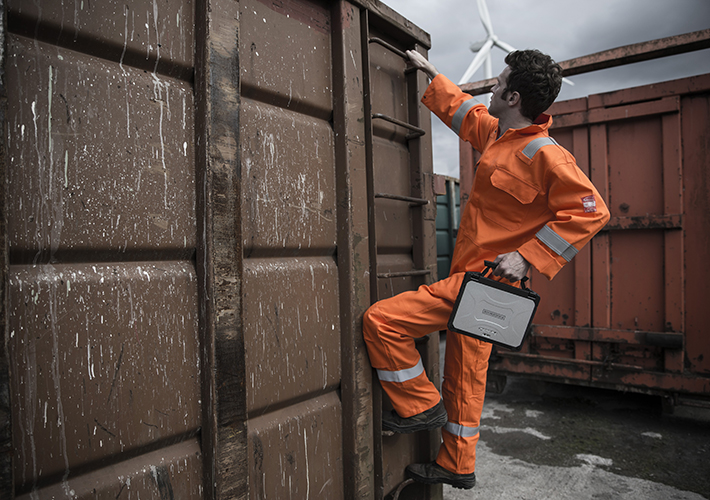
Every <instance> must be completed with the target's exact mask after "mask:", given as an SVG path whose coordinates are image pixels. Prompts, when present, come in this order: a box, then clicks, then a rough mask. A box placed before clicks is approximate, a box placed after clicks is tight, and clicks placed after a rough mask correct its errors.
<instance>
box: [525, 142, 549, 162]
mask: <svg viewBox="0 0 710 500" xmlns="http://www.w3.org/2000/svg"><path fill="white" fill-rule="evenodd" d="M553 144H557V143H556V142H555V140H554V139H553V138H552V137H538V138H537V139H533V140H532V141H530V142H528V145H527V146H525V147H524V148H523V154H524V155H525V156H527V157H528V158H530V159H531V160H532V157H533V156H535V153H537V152H538V151H539V150H540V148H541V147H543V146H551V145H553Z"/></svg>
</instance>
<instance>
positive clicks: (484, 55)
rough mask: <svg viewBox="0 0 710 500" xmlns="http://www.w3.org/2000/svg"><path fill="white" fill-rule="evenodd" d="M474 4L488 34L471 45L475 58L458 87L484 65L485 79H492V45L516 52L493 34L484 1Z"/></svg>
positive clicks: (564, 80) (477, 1)
mask: <svg viewBox="0 0 710 500" xmlns="http://www.w3.org/2000/svg"><path fill="white" fill-rule="evenodd" d="M476 3H477V4H478V14H479V16H480V18H481V23H483V27H484V28H485V30H486V33H488V36H487V37H486V39H485V40H481V41H480V42H476V43H473V44H471V52H476V57H474V58H473V61H471V64H470V65H469V66H468V69H467V70H466V72H465V73H464V74H463V76H462V77H461V80H459V83H458V84H459V85H463V84H464V83H468V81H469V80H470V79H471V77H473V75H474V73H476V71H477V70H478V68H480V67H481V65H482V64H484V67H483V72H484V75H485V78H486V79H489V78H493V70H492V66H491V49H492V48H493V46H494V45H495V46H497V47H498V48H500V49H503V50H504V51H505V52H506V53H510V52H513V51H515V50H516V49H515V47H513V46H512V45H509V44H507V43H505V42H504V41H503V40H501V39H499V38H498V37H497V36H496V35H495V33H493V23H491V16H490V14H489V13H488V6H487V5H486V0H476ZM562 81H563V82H565V83H568V84H570V85H574V82H571V81H570V80H568V79H567V78H563V79H562Z"/></svg>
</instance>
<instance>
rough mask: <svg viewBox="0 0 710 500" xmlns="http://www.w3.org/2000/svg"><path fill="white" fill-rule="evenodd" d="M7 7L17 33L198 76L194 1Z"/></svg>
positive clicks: (18, 2)
mask: <svg viewBox="0 0 710 500" xmlns="http://www.w3.org/2000/svg"><path fill="white" fill-rule="evenodd" d="M5 5H6V6H7V10H8V25H9V26H10V31H12V32H14V33H18V34H21V35H23V36H27V37H29V38H36V39H39V40H42V41H45V42H48V43H51V44H55V45H61V46H65V47H67V48H70V49H71V50H74V51H77V52H81V53H84V54H91V55H93V56H98V57H100V58H102V59H108V60H112V61H115V62H117V63H119V64H121V65H122V66H123V65H125V66H131V67H136V68H140V69H141V70H148V71H152V72H157V73H168V74H171V75H173V76H176V77H179V78H182V79H187V78H189V77H190V76H191V74H192V68H193V56H194V36H193V33H194V32H193V26H194V25H195V18H194V14H195V7H194V4H193V1H192V0H170V1H162V2H153V1H151V0H140V1H134V2H130V4H127V3H123V2H115V1H103V2H89V1H86V2H74V1H71V2H70V1H61V0H60V1H41V2H26V1H24V0H7V1H6V2H5ZM38 27H39V28H40V29H38Z"/></svg>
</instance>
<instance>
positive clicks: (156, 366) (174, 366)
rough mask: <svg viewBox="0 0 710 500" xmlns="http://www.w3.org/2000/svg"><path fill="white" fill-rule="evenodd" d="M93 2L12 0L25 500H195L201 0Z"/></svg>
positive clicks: (10, 125) (18, 409) (19, 410)
mask: <svg viewBox="0 0 710 500" xmlns="http://www.w3.org/2000/svg"><path fill="white" fill-rule="evenodd" d="M85 7H86V8H85V9H82V8H81V6H80V5H79V4H72V5H70V3H69V2H51V3H50V2H42V3H35V4H32V5H29V4H26V3H24V2H23V3H20V2H10V3H8V12H9V14H8V18H9V19H8V26H9V29H10V32H11V34H10V35H9V37H8V40H7V50H8V58H7V60H6V62H5V64H4V66H3V67H4V74H5V75H7V81H8V84H9V87H8V88H9V89H10V93H9V94H8V102H9V106H8V114H7V115H6V120H4V122H5V124H6V130H7V140H8V144H7V145H8V152H9V155H8V156H9V157H8V161H7V163H6V165H7V172H6V174H5V175H6V177H5V178H6V179H7V182H8V186H9V188H10V189H12V191H13V192H14V193H15V196H13V197H12V199H11V200H9V203H8V207H7V212H6V214H7V216H8V218H9V224H8V227H7V232H6V233H5V234H6V235H7V238H8V247H9V260H10V268H9V269H10V273H9V275H8V278H7V283H8V287H9V309H8V310H9V311H10V319H9V324H8V328H7V330H6V331H7V333H8V338H7V339H6V342H7V346H8V350H9V353H8V355H9V358H10V360H11V364H12V365H13V366H14V367H16V370H15V371H14V372H13V375H12V379H11V382H10V394H11V397H12V408H13V422H14V432H13V446H14V454H15V463H14V482H15V484H14V494H18V495H21V494H26V495H29V496H31V497H32V498H35V497H36V496H37V495H44V494H46V495H48V497H51V496H52V495H53V494H55V492H59V491H61V492H62V494H63V495H67V494H68V493H69V492H71V491H72V489H74V486H76V489H74V492H75V493H76V494H77V495H80V496H83V497H84V498H86V497H88V496H89V495H90V496H91V497H93V496H94V494H99V493H100V494H101V495H103V496H104V497H106V496H107V495H113V497H115V496H116V494H118V493H119V491H121V488H123V491H124V492H126V491H135V492H136V493H137V494H140V493H141V492H143V493H144V494H145V495H149V494H151V495H161V494H164V493H166V492H168V490H169V489H170V488H171V485H172V486H173V487H175V488H179V490H178V491H185V497H186V498H198V497H201V495H202V491H201V488H202V485H201V476H202V467H201V458H199V457H197V456H193V451H194V449H197V448H195V446H194V445H196V444H197V441H196V440H195V438H194V436H195V435H196V434H197V433H198V431H199V428H200V426H201V416H202V414H201V409H200V385H201V384H200V366H201V363H200V345H199V340H198V298H197V297H198V295H197V273H196V269H195V266H194V262H192V261H191V259H192V257H193V255H194V251H195V250H194V248H195V245H196V236H197V234H196V220H195V170H194V154H195V153H194V150H193V143H194V141H193V137H194V135H193V134H194V125H193V117H194V104H193V89H192V86H191V84H190V83H189V82H186V81H184V80H181V79H179V78H178V79H176V78H173V77H171V76H168V74H172V75H175V76H178V77H183V78H189V77H190V76H191V74H192V69H191V68H192V54H193V48H192V37H191V34H189V33H188V34H187V36H183V35H185V32H186V31H187V30H188V26H189V27H190V28H189V29H190V30H191V26H192V25H193V24H194V21H193V17H192V11H193V8H192V6H190V5H189V4H180V3H178V2H173V3H171V4H170V5H162V4H161V5H160V6H159V5H157V4H156V3H155V2H153V3H146V4H145V5H144V7H145V9H140V10H141V11H142V12H141V14H137V13H136V12H134V11H131V10H130V8H127V7H126V6H123V5H122V4H120V5H119V4H117V3H115V2H110V3H108V2H104V3H102V4H101V5H100V6H96V5H89V4H88V3H87V4H86V6H85ZM163 7H165V9H163ZM74 8H76V10H75V11H73V15H68V14H67V12H68V11H67V10H66V9H72V10H73V9H74ZM138 8H140V6H138ZM182 9H185V10H184V11H183V10H182ZM182 12H184V15H183V13H182ZM161 13H162V14H169V19H160V18H159V17H160V15H161ZM143 14H145V15H146V16H147V17H146V18H145V19H143V18H142V17H141V16H142V15H143ZM148 17H150V18H151V19H152V22H151V23H150V24H149V26H148V27H146V28H145V30H144V29H143V26H144V25H145V24H146V22H147V21H148ZM139 18H140V19H143V20H142V21H141V25H140V27H137V26H135V25H133V24H130V23H133V22H137V21H138V19H139ZM119 21H120V26H118V27H117V28H116V29H109V28H108V26H109V25H111V26H114V25H118V23H119ZM182 21H186V22H187V23H188V24H187V25H182V26H180V22H182ZM106 23H108V24H106ZM152 30H154V31H152ZM149 34H150V36H151V37H152V36H153V35H155V37H157V38H150V39H149V38H148V36H149ZM24 35H29V36H24ZM131 37H133V38H131ZM160 37H166V38H168V39H170V41H168V42H166V43H165V46H164V47H163V46H162V45H163V41H162V39H161V38H160ZM33 38H34V39H33ZM47 42H50V43H47ZM151 44H152V45H151ZM70 49H71V50H70ZM144 50H145V51H146V52H143V54H142V61H141V62H138V60H139V59H141V57H139V56H138V55H137V54H138V52H139V51H144ZM151 51H152V52H151ZM145 61H148V62H149V63H150V68H148V67H147V66H146V63H145ZM148 70H150V71H152V72H148ZM156 298H158V300H156ZM176 443H177V444H176ZM168 444H175V446H177V447H178V448H182V449H183V450H182V452H180V453H182V455H181V456H182V458H178V456H177V455H175V454H171V453H172V452H170V451H164V450H166V448H165V447H166V446H167V445H168ZM188 445H189V446H191V448H190V450H191V451H189V452H187V451H186V450H187V448H185V446H188ZM161 452H162V453H161ZM163 456H164V457H165V459H164V460H163V459H162V458H161V457H163ZM186 460H187V462H186ZM131 461H132V462H131ZM128 462H131V463H132V464H133V465H131V466H130V467H133V468H134V471H129V470H128V469H121V467H122V466H123V465H125V464H126V463H128ZM178 462H179V463H178ZM137 464H140V466H138V465H137ZM166 467H168V468H172V472H168V471H167V469H166ZM112 468H117V469H116V470H119V469H120V470H126V474H127V476H126V477H129V476H131V477H133V478H134V483H133V485H132V486H130V487H129V484H128V483H127V482H126V483H123V482H122V480H121V479H120V478H116V477H114V478H113V479H112V480H111V481H110V482H109V481H107V480H106V478H108V477H110V476H111V474H112V470H113V469H112ZM151 468H152V470H153V474H151ZM140 470H143V471H144V472H143V473H140V472H138V471H140ZM100 478H104V479H100ZM151 478H155V481H157V482H156V483H155V484H152V483H151V481H153V479H151ZM97 481H98V482H100V483H102V484H103V483H105V484H104V485H103V486H101V487H98V486H96V482H97ZM72 485H74V486H72ZM94 490H96V491H94ZM3 493H4V494H7V495H8V496H12V494H13V492H10V491H5V492H3Z"/></svg>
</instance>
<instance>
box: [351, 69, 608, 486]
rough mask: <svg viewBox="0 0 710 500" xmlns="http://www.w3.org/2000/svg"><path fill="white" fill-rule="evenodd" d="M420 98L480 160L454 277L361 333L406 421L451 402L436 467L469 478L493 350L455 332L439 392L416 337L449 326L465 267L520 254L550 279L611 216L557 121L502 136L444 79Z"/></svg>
mask: <svg viewBox="0 0 710 500" xmlns="http://www.w3.org/2000/svg"><path fill="white" fill-rule="evenodd" d="M422 102H423V103H424V104H425V105H426V106H427V107H428V108H429V109H430V110H431V111H432V112H434V113H435V114H436V115H437V116H438V117H439V118H440V119H441V120H443V121H444V123H446V125H448V126H449V127H451V129H452V130H454V132H456V133H457V134H458V135H459V137H461V139H463V140H465V141H468V142H470V143H471V145H472V146H473V147H474V148H475V149H476V150H478V151H479V152H481V153H482V156H481V159H480V161H479V163H478V167H477V171H476V175H475V178H474V182H473V188H472V190H471V194H470V197H469V201H468V203H467V204H466V207H465V210H464V213H463V215H462V217H461V223H460V227H459V231H458V237H457V241H456V247H455V248H454V255H453V259H452V264H451V272H450V274H449V277H448V278H446V279H442V280H440V281H438V282H436V283H434V284H432V285H428V286H427V285H423V286H421V287H420V288H419V289H418V290H416V291H410V292H404V293H401V294H399V295H397V296H395V297H392V298H390V299H385V300H381V301H379V302H377V303H375V304H374V305H372V307H370V309H368V311H367V312H366V313H365V317H364V319H363V332H364V337H365V341H366V345H367V348H368V353H369V355H370V362H371V363H372V366H373V367H374V368H375V369H377V373H378V377H379V379H380V383H381V384H382V387H383V389H384V390H385V392H386V393H387V395H388V396H389V398H390V400H391V402H392V405H393V407H394V409H395V410H396V411H397V413H398V414H399V415H400V416H401V417H411V416H413V415H416V414H418V413H421V412H423V411H426V410H428V409H429V408H432V407H433V406H435V405H436V404H437V403H438V402H439V400H440V399H441V397H442V396H443V399H444V405H445V407H446V411H447V413H448V420H449V421H448V423H447V424H446V425H445V426H444V427H443V431H442V438H443V443H442V445H441V448H440V449H439V454H438V456H437V459H436V462H437V463H438V464H439V465H440V466H442V467H444V468H445V469H448V470H449V471H451V472H454V473H457V474H468V473H471V472H473V471H475V467H476V443H477V442H478V437H479V434H478V427H479V424H480V418H481V412H482V410H483V399H484V395H485V389H486V372H487V370H488V358H489V355H490V352H491V344H489V343H486V342H481V341H479V340H477V339H474V338H471V337H467V336H465V335H459V334H456V333H452V332H449V333H448V335H447V338H446V357H445V365H444V382H443V386H442V395H439V391H437V389H436V388H435V387H434V385H433V384H432V383H431V381H430V380H429V379H428V378H427V375H426V373H425V372H424V368H423V366H422V361H421V358H420V356H419V353H418V352H417V350H416V349H415V347H414V339H415V338H418V337H423V336H425V335H428V334H429V333H431V332H434V331H439V330H444V329H446V326H447V322H448V319H449V316H450V314H451V311H452V309H453V305H454V302H455V301H456V296H457V295H458V291H459V287H460V286H461V282H462V280H463V277H464V272H465V271H481V270H482V269H483V268H484V264H483V261H484V260H494V259H495V258H496V257H497V256H498V255H499V254H503V253H508V252H512V251H514V250H517V251H518V252H520V254H521V255H522V256H523V257H524V258H525V259H526V260H527V261H528V262H530V264H532V265H533V266H534V267H535V268H536V269H537V270H538V271H539V272H540V273H542V274H543V275H544V276H546V277H547V278H548V279H552V278H553V276H555V274H557V272H558V271H559V270H560V269H561V268H562V266H563V265H564V264H566V263H567V262H569V261H570V260H571V259H572V257H574V255H575V254H576V253H577V252H578V251H579V249H581V248H582V247H583V246H584V245H585V244H586V243H587V242H588V241H589V240H590V239H591V238H592V236H594V234H595V233H597V232H598V231H599V230H600V229H601V228H602V227H604V225H605V224H606V222H607V221H608V220H609V211H608V210H607V208H606V205H605V204H604V201H603V200H602V199H601V197H600V195H599V193H598V191H597V190H596V188H595V187H594V186H593V185H592V183H591V182H590V180H589V179H588V178H587V176H586V175H585V174H584V173H583V172H582V171H581V170H580V169H579V168H578V167H577V165H576V162H575V159H574V157H572V155H571V154H570V153H569V152H567V151H566V150H565V149H564V148H562V147H561V146H559V145H558V144H557V143H556V142H554V140H553V139H552V138H550V137H549V134H548V132H547V130H548V128H549V127H550V125H551V124H552V118H551V117H550V116H549V115H546V114H542V115H540V117H538V119H537V120H536V121H535V123H533V124H532V125H530V126H528V127H526V128H523V129H510V130H507V131H506V132H505V133H504V134H503V135H502V136H501V137H498V119H497V118H494V117H492V116H491V115H489V114H488V110H487V108H486V107H485V106H484V105H482V104H475V102H474V101H473V99H472V97H471V96H470V95H468V94H465V93H463V92H461V90H460V89H459V88H458V86H456V85H455V84H453V83H452V82H451V81H450V80H448V79H447V78H446V77H445V76H443V75H441V74H440V75H437V76H436V77H435V78H434V79H433V80H432V82H431V84H430V85H429V87H428V88H427V90H426V92H425V94H424V96H423V98H422Z"/></svg>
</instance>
